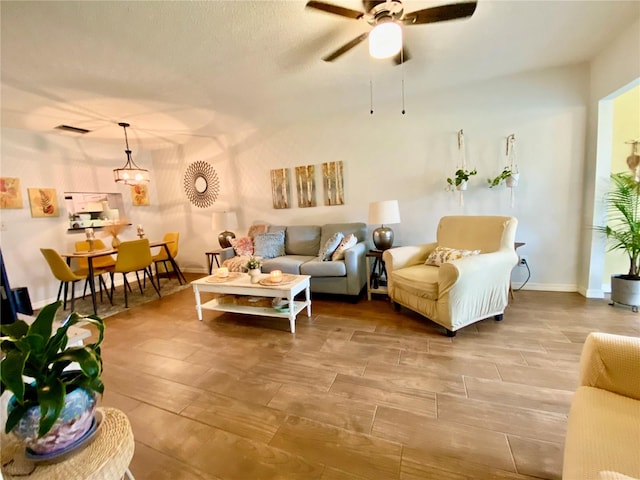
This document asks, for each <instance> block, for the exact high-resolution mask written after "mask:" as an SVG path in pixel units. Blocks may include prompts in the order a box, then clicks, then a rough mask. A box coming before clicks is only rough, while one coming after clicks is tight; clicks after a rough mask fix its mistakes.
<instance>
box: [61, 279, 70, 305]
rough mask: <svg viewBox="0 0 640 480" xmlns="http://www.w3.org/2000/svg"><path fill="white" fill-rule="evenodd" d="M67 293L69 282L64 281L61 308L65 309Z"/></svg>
mask: <svg viewBox="0 0 640 480" xmlns="http://www.w3.org/2000/svg"><path fill="white" fill-rule="evenodd" d="M68 293H69V282H64V302H63V304H62V309H63V310H66V309H67V295H68Z"/></svg>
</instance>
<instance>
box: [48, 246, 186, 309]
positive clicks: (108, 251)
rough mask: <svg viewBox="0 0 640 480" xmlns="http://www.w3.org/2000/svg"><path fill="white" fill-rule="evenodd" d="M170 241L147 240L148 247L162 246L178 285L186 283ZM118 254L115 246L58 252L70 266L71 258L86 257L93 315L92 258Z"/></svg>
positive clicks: (94, 304) (96, 303) (94, 306)
mask: <svg viewBox="0 0 640 480" xmlns="http://www.w3.org/2000/svg"><path fill="white" fill-rule="evenodd" d="M170 243H171V242H167V241H163V240H159V241H153V242H152V241H149V247H150V248H158V247H162V248H164V251H165V252H166V254H167V257H168V258H169V262H171V266H172V267H173V270H174V271H175V272H176V275H177V277H178V282H179V283H180V285H182V283H183V282H184V283H187V279H186V278H185V276H184V275H183V273H182V271H181V270H180V267H178V264H177V262H176V260H175V258H173V256H172V255H171V251H170V250H169V244H170ZM117 254H118V249H117V248H105V249H101V250H87V251H82V252H72V253H62V254H60V255H61V256H62V257H63V258H66V261H67V265H69V266H71V260H72V259H74V258H86V259H87V263H88V266H89V273H88V274H87V281H88V282H89V289H90V290H91V301H92V303H93V313H94V314H95V315H97V314H98V302H97V300H96V285H95V280H94V273H93V272H94V269H93V259H94V258H98V257H104V256H107V255H117Z"/></svg>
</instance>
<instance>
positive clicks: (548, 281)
mask: <svg viewBox="0 0 640 480" xmlns="http://www.w3.org/2000/svg"><path fill="white" fill-rule="evenodd" d="M587 72H588V69H587V66H586V65H579V66H571V67H565V68H557V69H550V70H545V71H539V72H531V73H528V74H524V75H518V76H513V77H507V78H499V79H494V80H492V81H488V82H484V83H479V84H473V85H467V86H466V87H465V88H464V89H463V90H460V89H459V88H456V89H451V90H442V91H438V92H435V93H433V94H430V95H426V96H421V97H417V96H408V97H407V98H406V109H407V114H406V115H404V116H403V115H401V113H400V108H399V105H398V103H397V99H392V100H389V101H380V102H377V104H376V109H375V113H374V115H370V114H369V110H368V106H363V108H362V110H359V111H349V112H344V113H343V114H341V115H336V116H331V117H314V116H313V112H310V114H309V121H308V122H305V123H303V124H300V123H296V124H291V125H273V126H271V128H269V129H263V130H257V131H253V132H250V131H245V132H240V133H239V135H238V138H239V139H237V140H234V139H231V138H225V139H215V140H213V139H210V140H203V139H198V140H197V141H195V142H190V143H188V144H187V145H182V146H180V147H175V148H171V149H166V150H163V151H162V152H155V153H154V165H155V167H156V168H155V170H154V179H155V180H156V183H157V185H158V187H157V188H158V191H159V192H162V194H159V197H160V198H161V200H160V201H161V202H162V201H163V200H162V197H163V196H169V197H171V198H174V196H175V197H176V198H179V197H180V196H181V195H182V194H181V193H180V192H181V188H182V186H181V183H180V182H181V177H180V173H181V172H183V171H184V169H185V168H186V167H187V165H188V164H189V163H190V162H192V161H195V160H207V161H209V162H210V163H211V164H212V165H214V167H215V168H216V171H217V172H218V174H219V177H220V184H221V195H220V198H219V202H220V203H221V207H220V208H223V207H226V208H229V207H231V208H236V209H237V210H238V211H239V218H240V221H241V228H239V229H238V230H237V231H236V234H238V235H241V234H242V233H244V232H245V231H246V229H247V227H248V226H249V225H250V224H251V223H254V222H257V221H264V222H268V223H272V224H322V223H327V222H338V221H363V222H367V213H368V205H369V202H371V201H376V200H385V199H398V200H399V202H400V209H401V216H402V223H401V224H400V225H397V226H393V228H394V230H395V232H396V243H397V244H405V245H406V244H411V243H418V242H427V241H431V240H432V239H433V238H434V235H435V227H436V224H437V222H438V219H439V218H440V217H441V216H443V215H449V214H501V215H515V216H517V217H518V218H519V220H520V226H519V229H518V235H517V237H518V240H520V241H524V242H526V243H527V245H526V246H525V247H523V248H521V249H520V250H519V253H521V254H526V255H528V256H529V263H530V264H531V268H532V278H531V280H530V282H529V284H528V285H527V287H528V288H539V289H545V290H575V289H576V285H577V273H576V272H577V250H576V245H577V244H578V242H579V236H580V225H579V219H580V216H581V209H582V206H581V204H580V202H579V201H578V200H577V199H579V198H581V197H582V195H583V192H582V175H583V171H582V164H583V161H584V143H585V125H586V103H587V98H588V77H587ZM461 128H462V129H464V132H465V139H466V144H467V163H468V165H469V166H470V167H477V168H478V171H479V175H478V176H476V177H473V179H472V180H473V181H472V182H471V186H470V189H469V191H468V192H467V193H466V194H465V205H464V207H461V206H460V205H459V202H458V196H457V194H455V193H448V192H445V191H444V186H445V179H446V177H448V176H451V175H452V174H453V172H454V170H455V167H456V161H457V152H456V134H457V131H458V130H460V129H461ZM511 133H515V135H516V138H517V143H516V150H517V158H518V164H519V167H520V171H521V174H522V175H521V182H520V186H519V187H518V189H517V192H516V200H515V207H514V208H513V209H512V208H511V207H510V201H509V191H508V190H507V189H506V188H505V187H500V188H499V189H494V190H490V189H489V188H488V187H487V184H486V179H487V178H488V177H493V176H495V175H497V174H498V173H499V172H500V171H501V170H502V167H503V166H504V164H505V157H504V148H505V140H506V137H507V136H508V135H509V134H511ZM169 160H172V161H174V162H176V165H177V167H176V168H174V166H173V165H172V167H171V168H170V169H168V170H166V171H165V170H164V169H162V167H160V165H161V164H164V162H166V161H169ZM336 160H342V161H343V162H344V167H345V192H346V204H345V205H344V206H332V207H327V206H323V205H321V206H318V207H315V208H298V207H297V206H296V202H295V200H294V207H293V208H291V209H284V210H275V209H273V207H272V199H271V188H270V170H271V169H275V168H283V167H287V168H292V167H295V166H299V165H309V164H313V165H317V166H319V164H321V163H322V162H327V161H336ZM317 170H319V168H317ZM316 181H317V185H318V188H319V190H320V192H321V188H322V187H321V179H320V176H319V174H318V175H317V178H316ZM182 197H184V195H182ZM318 201H319V202H321V197H320V195H319V196H318ZM169 203H170V204H168V205H163V218H164V219H165V220H166V221H167V222H168V223H170V224H171V225H172V228H176V229H178V230H179V231H180V232H181V235H182V236H181V246H180V256H179V260H180V263H181V264H182V265H184V266H185V267H186V269H187V270H196V269H198V268H199V269H200V270H201V269H202V268H204V262H205V257H204V255H203V252H204V251H205V250H206V249H211V248H216V247H217V238H216V237H217V233H218V232H217V231H212V229H211V225H210V215H211V211H213V210H214V208H215V207H211V208H208V209H200V208H197V207H194V206H191V205H189V204H188V203H186V202H184V201H183V202H182V203H181V202H179V201H176V202H169ZM217 203H218V202H217ZM216 207H218V205H216ZM559 238H561V239H562V241H561V242H558V239H559ZM522 274H523V272H518V271H516V277H517V276H519V277H522ZM514 279H516V280H517V279H518V278H515V277H514Z"/></svg>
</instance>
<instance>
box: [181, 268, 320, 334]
mask: <svg viewBox="0 0 640 480" xmlns="http://www.w3.org/2000/svg"><path fill="white" fill-rule="evenodd" d="M230 275H231V278H228V279H224V280H223V279H220V278H219V277H216V275H209V276H207V277H204V278H200V279H198V280H194V281H193V282H191V285H193V292H194V294H195V297H196V310H197V311H198V320H202V310H203V309H207V310H217V311H221V312H232V313H243V314H247V315H260V316H263V317H276V318H288V319H289V325H290V326H291V333H295V331H296V316H297V315H298V313H300V312H301V311H302V310H303V309H304V308H305V307H306V309H307V317H311V293H310V290H309V279H310V278H311V277H310V276H309V275H286V276H285V280H290V281H286V282H283V283H281V284H273V285H264V284H261V283H251V279H250V277H249V275H248V274H244V273H243V274H234V273H232V274H230ZM260 278H261V280H262V281H263V282H268V281H269V275H268V274H262V275H261V277H260ZM303 290H304V292H305V300H304V301H295V300H294V298H295V296H296V295H297V294H298V293H300V292H302V291H303ZM200 292H210V293H218V294H224V295H243V296H249V297H268V298H279V297H280V298H283V299H286V303H287V304H288V306H289V307H288V309H286V311H283V310H282V309H280V310H278V309H275V308H273V307H264V306H250V305H238V304H235V303H224V302H222V301H220V300H219V299H217V298H214V299H213V300H210V301H208V302H206V303H202V302H201V300H200Z"/></svg>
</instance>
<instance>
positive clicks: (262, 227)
mask: <svg viewBox="0 0 640 480" xmlns="http://www.w3.org/2000/svg"><path fill="white" fill-rule="evenodd" d="M268 228H269V226H268V225H266V224H258V225H251V226H250V227H249V231H248V232H247V237H250V238H253V237H255V236H256V235H257V234H258V233H267V229H268Z"/></svg>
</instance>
